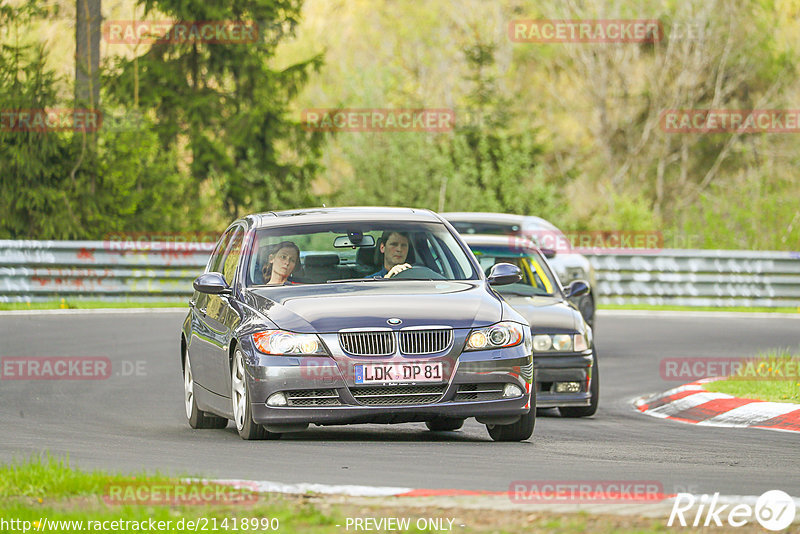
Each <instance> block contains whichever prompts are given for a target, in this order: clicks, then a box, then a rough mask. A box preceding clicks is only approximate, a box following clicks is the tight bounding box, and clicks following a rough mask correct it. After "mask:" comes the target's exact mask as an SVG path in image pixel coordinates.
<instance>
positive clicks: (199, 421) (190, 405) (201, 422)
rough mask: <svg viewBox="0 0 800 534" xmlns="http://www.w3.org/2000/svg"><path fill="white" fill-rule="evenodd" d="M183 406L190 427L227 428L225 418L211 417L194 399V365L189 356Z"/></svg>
mask: <svg viewBox="0 0 800 534" xmlns="http://www.w3.org/2000/svg"><path fill="white" fill-rule="evenodd" d="M183 404H184V407H185V408H186V418H187V419H188V420H189V426H190V427H192V428H197V429H205V428H217V429H219V428H225V427H226V426H228V420H227V419H225V418H224V417H217V416H215V415H211V414H209V413H207V412H204V411H203V410H201V409H199V408H198V407H197V402H196V401H195V398H194V375H192V364H191V362H190V361H189V355H188V354H187V355H186V357H185V358H184V362H183Z"/></svg>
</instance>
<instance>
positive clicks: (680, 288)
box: [588, 249, 800, 307]
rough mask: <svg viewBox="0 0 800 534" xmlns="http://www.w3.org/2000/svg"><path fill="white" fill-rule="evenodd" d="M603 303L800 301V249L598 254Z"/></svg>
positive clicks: (776, 304)
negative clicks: (797, 250)
mask: <svg viewBox="0 0 800 534" xmlns="http://www.w3.org/2000/svg"><path fill="white" fill-rule="evenodd" d="M588 258H589V261H590V262H591V263H592V265H593V266H594V268H595V273H596V277H597V284H596V285H597V287H596V288H595V292H596V294H597V295H598V297H599V299H598V300H599V302H600V303H601V304H604V303H605V304H623V305H626V304H650V305H678V306H717V307H720V306H747V307H753V306H762V307H784V306H788V307H800V252H762V251H741V250H676V249H663V250H659V251H658V252H653V253H650V254H641V253H639V254H618V253H615V254H594V255H589V256H588Z"/></svg>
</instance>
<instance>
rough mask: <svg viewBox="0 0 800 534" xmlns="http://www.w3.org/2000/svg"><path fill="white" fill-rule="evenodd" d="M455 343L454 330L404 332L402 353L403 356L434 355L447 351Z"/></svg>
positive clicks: (401, 343) (402, 332)
mask: <svg viewBox="0 0 800 534" xmlns="http://www.w3.org/2000/svg"><path fill="white" fill-rule="evenodd" d="M452 342H453V329H452V328H437V329H433V330H402V331H401V332H400V352H402V353H403V354H433V353H436V352H442V351H444V350H445V349H447V348H448V347H449V346H450V344H451V343H452Z"/></svg>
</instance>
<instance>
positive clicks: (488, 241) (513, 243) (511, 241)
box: [461, 234, 539, 253]
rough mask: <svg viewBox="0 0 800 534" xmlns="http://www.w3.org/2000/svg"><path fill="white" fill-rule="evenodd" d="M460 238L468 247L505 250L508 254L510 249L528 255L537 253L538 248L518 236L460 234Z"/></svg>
mask: <svg viewBox="0 0 800 534" xmlns="http://www.w3.org/2000/svg"><path fill="white" fill-rule="evenodd" d="M461 237H462V239H464V242H465V243H466V244H467V245H469V246H470V247H472V246H476V247H492V248H507V249H509V251H510V252H511V251H512V249H517V250H518V251H522V250H524V251H525V252H530V253H535V252H539V248H538V247H537V246H536V244H535V243H533V242H532V241H531V240H529V239H525V238H524V237H519V236H507V235H484V234H467V235H464V234H462V235H461Z"/></svg>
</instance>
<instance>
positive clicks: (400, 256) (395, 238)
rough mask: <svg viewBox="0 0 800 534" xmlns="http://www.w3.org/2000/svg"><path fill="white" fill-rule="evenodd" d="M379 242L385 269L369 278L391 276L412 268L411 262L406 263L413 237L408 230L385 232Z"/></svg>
mask: <svg viewBox="0 0 800 534" xmlns="http://www.w3.org/2000/svg"><path fill="white" fill-rule="evenodd" d="M378 243H379V245H378V250H379V251H380V256H379V258H381V259H382V260H383V269H381V270H380V271H378V272H377V273H374V274H371V275H369V276H368V277H367V278H391V277H393V276H395V275H396V274H398V273H401V272H403V271H405V270H406V269H410V268H411V264H410V263H406V258H408V252H409V249H410V247H411V239H410V238H409V236H408V234H407V233H406V232H393V231H386V232H383V234H382V235H381V238H380V240H379V241H378Z"/></svg>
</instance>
